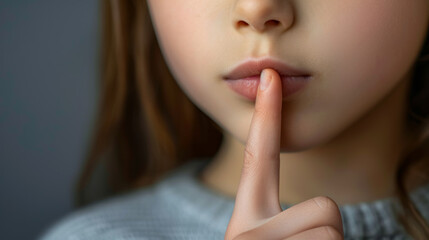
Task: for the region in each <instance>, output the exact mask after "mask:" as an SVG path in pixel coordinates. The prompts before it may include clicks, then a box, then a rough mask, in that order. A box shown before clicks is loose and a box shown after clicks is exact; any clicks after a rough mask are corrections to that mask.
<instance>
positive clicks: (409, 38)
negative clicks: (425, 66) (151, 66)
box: [147, 0, 429, 151]
mask: <svg viewBox="0 0 429 240" xmlns="http://www.w3.org/2000/svg"><path fill="white" fill-rule="evenodd" d="M147 3H148V6H149V11H150V15H151V18H152V21H153V26H154V28H155V32H156V35H157V38H158V41H159V43H160V47H161V50H162V53H163V55H164V58H165V60H166V62H167V65H168V66H169V68H170V70H171V72H172V74H173V75H174V77H175V79H176V81H177V82H178V84H179V86H180V87H181V88H182V89H183V91H184V92H185V93H186V94H187V95H188V96H189V98H190V99H191V100H192V101H193V102H194V103H195V104H196V105H197V106H198V107H199V108H200V109H201V110H202V111H204V112H205V113H206V114H207V115H208V116H210V117H211V118H212V119H213V120H214V121H215V122H217V123H218V124H219V126H221V127H222V128H223V129H224V130H226V131H228V132H229V133H231V134H232V135H233V136H235V137H236V138H237V139H239V140H240V141H241V142H243V143H245V141H246V139H247V134H248V132H249V127H250V123H251V120H252V116H253V112H254V102H252V101H249V100H248V99H246V98H244V97H243V96H241V95H239V94H237V93H236V92H234V91H232V90H231V89H230V88H229V87H228V85H227V84H226V82H225V80H224V79H223V78H222V76H223V74H224V73H225V72H226V71H227V70H229V69H231V67H232V66H234V65H236V64H237V63H238V62H241V61H242V60H244V59H246V58H249V57H266V56H272V57H275V58H277V59H280V60H282V61H283V62H285V63H287V64H289V65H292V66H295V67H298V68H302V69H306V70H309V71H310V72H311V75H312V79H311V80H310V81H309V82H308V83H307V84H306V86H305V87H304V88H303V89H301V90H300V91H299V92H298V93H296V94H294V95H293V96H292V97H291V98H290V99H288V100H287V101H284V102H283V110H282V143H281V149H282V151H296V150H300V149H307V148H310V147H313V146H316V145H317V144H320V143H321V142H324V141H326V140H327V139H331V138H333V137H334V136H336V135H338V134H339V133H340V132H342V131H343V130H344V129H346V128H347V127H350V126H351V125H352V124H353V123H354V122H355V121H356V120H357V119H359V118H361V117H362V116H364V115H365V114H367V113H368V112H369V111H370V110H371V109H372V108H373V107H374V106H375V105H377V103H378V102H380V101H381V100H382V99H383V98H384V97H386V96H387V95H388V94H389V93H391V92H392V91H393V90H394V89H395V87H396V86H398V85H399V84H400V83H401V80H403V79H404V76H405V75H406V73H407V72H408V71H409V70H410V69H411V68H412V67H413V63H414V61H415V59H416V58H417V56H418V54H419V52H420V50H421V47H422V46H423V42H424V39H425V36H426V31H427V27H428V24H427V23H428V10H429V4H428V3H429V2H428V1H427V0H412V1H404V0H377V1H374V0H349V1H343V0H326V1H320V0H307V1H274V0H273V1H268V0H267V1H260V0H216V1H201V0H175V1H171V0H148V1H147ZM270 19H274V20H279V21H280V22H281V23H282V24H283V25H282V26H279V27H278V28H283V29H281V31H280V30H279V29H275V28H276V27H273V28H267V29H263V30H262V31H257V28H252V25H251V24H255V26H256V24H261V23H262V25H258V26H264V25H263V23H265V22H266V20H270ZM240 21H241V23H243V22H247V23H249V25H243V24H241V25H237V22H240Z"/></svg>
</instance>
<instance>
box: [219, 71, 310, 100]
mask: <svg viewBox="0 0 429 240" xmlns="http://www.w3.org/2000/svg"><path fill="white" fill-rule="evenodd" d="M281 78H282V98H283V100H287V99H289V98H290V97H291V96H292V95H294V94H295V93H296V92H298V91H300V90H301V89H302V88H303V87H304V86H305V85H306V84H307V82H308V81H309V80H310V79H311V76H297V77H291V76H282V77H281ZM225 81H226V83H227V85H228V86H229V87H230V88H231V89H232V90H234V91H235V92H236V93H238V94H240V95H242V96H243V97H245V98H247V99H249V100H251V101H255V100H256V94H257V92H258V86H259V81H260V76H252V77H248V78H244V79H225Z"/></svg>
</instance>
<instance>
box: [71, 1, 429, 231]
mask: <svg viewBox="0 0 429 240" xmlns="http://www.w3.org/2000/svg"><path fill="white" fill-rule="evenodd" d="M102 16H103V36H102V43H103V44H102V47H101V50H102V51H101V52H102V55H101V60H102V61H100V62H101V70H102V74H101V81H100V85H101V86H100V87H101V96H100V97H101V101H100V103H99V110H98V116H97V120H96V122H95V127H94V134H93V136H92V141H91V145H90V146H89V150H88V153H87V158H86V159H85V163H84V165H83V169H82V171H81V175H80V177H79V181H78V182H77V184H76V187H75V196H76V198H75V205H76V206H77V207H82V206H85V205H87V204H89V203H91V202H94V201H96V200H100V199H102V198H107V197H109V196H112V195H116V194H121V193H125V192H128V191H132V190H135V189H138V188H141V187H143V186H147V185H150V184H153V183H155V182H156V181H157V180H159V179H160V178H161V177H163V176H164V175H165V174H166V173H168V172H169V171H171V170H173V169H175V168H177V167H178V166H180V165H182V164H184V163H185V162H187V161H189V160H190V159H193V158H204V157H211V156H213V155H214V154H215V153H216V152H217V150H218V149H219V146H220V144H221V141H222V131H221V128H220V127H219V126H218V125H217V124H216V123H215V122H213V121H212V120H211V119H210V118H209V117H207V116H206V115H205V114H204V113H203V112H201V111H200V110H199V109H198V108H197V107H196V106H195V105H194V104H193V103H192V102H191V101H190V100H189V99H188V97H187V96H186V94H184V92H183V91H182V90H181V89H180V88H179V86H178V85H177V83H176V81H175V80H174V78H173V76H172V75H171V73H170V71H169V69H168V67H167V65H166V63H165V61H164V59H163V57H162V54H161V51H160V48H159V45H158V41H157V40H156V36H155V32H154V29H153V25H152V22H151V19H150V15H149V12H148V6H147V4H146V1H140V0H128V1H125V0H111V1H108V0H105V1H102ZM427 53H429V43H427V42H426V43H425V45H424V48H423V49H422V53H421V55H420V56H422V55H426V54H427ZM420 59H422V58H420ZM422 60H424V59H422ZM428 64H429V61H428ZM415 70H416V71H415V75H414V78H413V85H412V88H411V91H410V97H409V99H410V104H409V112H410V113H411V114H409V123H410V124H409V125H410V131H414V132H415V133H416V136H420V135H421V134H420V133H421V132H422V131H423V129H424V128H425V127H426V122H427V120H426V119H424V118H425V117H426V118H427V117H428V116H429V106H428V104H427V103H428V101H429V83H428V82H429V81H428V78H429V74H428V72H429V66H426V65H425V61H420V62H417V64H415ZM419 142H420V144H417V145H416V146H415V148H413V149H411V150H410V151H409V152H407V153H404V157H403V161H402V162H401V164H400V166H399V168H398V171H397V178H396V184H397V195H398V198H399V200H400V203H401V206H402V207H403V212H402V214H401V215H400V221H401V222H402V223H403V225H404V226H405V228H406V229H407V231H408V232H409V233H410V234H411V235H412V236H415V237H416V238H419V237H421V236H426V238H428V239H429V227H428V224H427V222H426V221H425V220H424V218H423V217H422V215H421V213H420V212H419V211H418V210H417V209H416V207H415V206H414V204H413V203H412V201H411V200H410V198H409V195H408V192H409V191H408V189H407V184H406V181H407V176H409V175H410V174H409V169H410V166H412V165H416V164H418V163H419V162H420V163H421V162H423V163H427V162H429V161H422V159H425V160H429V159H428V158H427V157H428V156H429V152H428V149H429V147H428V146H429V140H428V139H423V140H421V141H419ZM102 167H104V168H105V173H106V178H107V179H106V181H107V183H105V184H104V185H107V186H108V187H109V189H107V190H105V192H104V193H102V194H101V195H100V196H96V197H94V196H93V197H91V196H90V194H91V192H92V191H90V183H91V181H92V178H93V176H94V172H95V171H96V170H97V168H100V169H101V168H102ZM421 169H424V170H423V178H424V179H428V175H429V171H427V169H428V168H421ZM91 198H92V199H91Z"/></svg>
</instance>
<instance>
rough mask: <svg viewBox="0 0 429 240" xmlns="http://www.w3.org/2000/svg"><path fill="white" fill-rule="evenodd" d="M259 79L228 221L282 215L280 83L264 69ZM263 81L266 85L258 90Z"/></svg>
mask: <svg viewBox="0 0 429 240" xmlns="http://www.w3.org/2000/svg"><path fill="white" fill-rule="evenodd" d="M264 78H265V79H264ZM260 79H261V82H260V86H259V88H258V92H257V97H256V103H255V111H254V113H253V117H252V122H251V126H250V131H249V135H248V138H247V143H246V147H245V153H244V161H243V168H242V172H241V178H240V183H239V186H238V190H237V195H236V199H235V206H234V213H233V217H232V218H234V217H237V216H239V218H240V219H248V220H250V219H254V220H258V219H265V218H268V217H272V216H274V215H276V214H278V213H280V212H281V211H282V209H281V206H280V202H279V167H280V135H281V108H282V83H281V78H280V76H279V74H278V73H277V72H276V71H275V70H273V69H264V70H263V71H262V73H261V77H260ZM264 80H268V82H269V84H268V86H267V87H266V89H264V90H261V85H262V82H263V81H264ZM234 215H235V216H234ZM232 220H233V219H232Z"/></svg>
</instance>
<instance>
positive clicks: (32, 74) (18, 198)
mask: <svg viewBox="0 0 429 240" xmlns="http://www.w3.org/2000/svg"><path fill="white" fill-rule="evenodd" d="M98 5H99V1H98V0H73V1H65V0H38V1H35V0H33V1H30V0H0V84H1V85H0V159H1V160H0V236H1V239H14V240H15V239H35V238H36V237H38V236H39V235H40V234H41V233H42V231H44V230H45V229H46V228H47V227H49V226H50V225H51V224H53V223H54V222H56V221H57V220H58V219H59V218H61V217H64V216H65V215H66V214H67V213H69V212H70V211H71V210H72V186H73V184H74V181H75V180H76V177H77V174H78V172H79V170H80V166H81V164H82V161H83V157H84V155H85V151H86V150H87V145H88V143H89V139H90V131H91V129H92V125H93V121H94V117H95V110H96V107H97V95H98V92H97V89H96V87H97V76H98V72H97V69H98V62H97V61H98V51H99V49H98V38H99V32H100V29H99V25H100V23H99V21H98V20H99V9H98Z"/></svg>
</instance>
